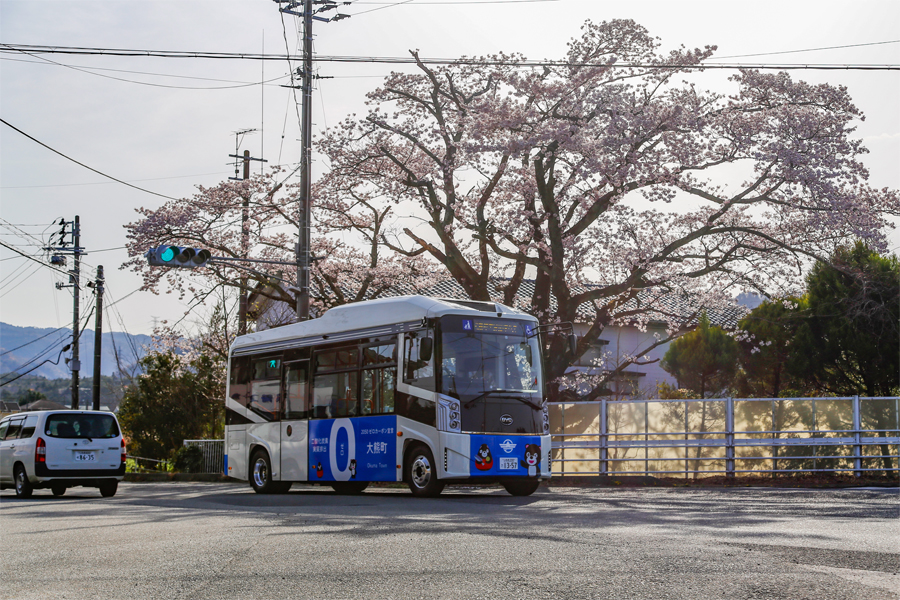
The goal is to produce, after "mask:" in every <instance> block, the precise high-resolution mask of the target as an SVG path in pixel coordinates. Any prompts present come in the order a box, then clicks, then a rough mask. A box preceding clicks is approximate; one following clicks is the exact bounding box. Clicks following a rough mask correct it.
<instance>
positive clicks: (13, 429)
mask: <svg viewBox="0 0 900 600" xmlns="http://www.w3.org/2000/svg"><path fill="white" fill-rule="evenodd" d="M22 421H24V419H10V421H9V429H7V430H6V435H5V436H4V437H3V439H4V440H14V439H16V438H17V437H19V432H20V431H22Z"/></svg>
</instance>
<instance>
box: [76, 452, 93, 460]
mask: <svg viewBox="0 0 900 600" xmlns="http://www.w3.org/2000/svg"><path fill="white" fill-rule="evenodd" d="M96 460H97V457H96V456H94V453H93V452H80V451H78V450H76V451H75V461H76V462H95V461H96Z"/></svg>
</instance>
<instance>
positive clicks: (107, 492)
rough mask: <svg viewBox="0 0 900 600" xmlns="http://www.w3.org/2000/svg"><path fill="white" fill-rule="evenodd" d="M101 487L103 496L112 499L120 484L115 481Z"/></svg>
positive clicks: (102, 484)
mask: <svg viewBox="0 0 900 600" xmlns="http://www.w3.org/2000/svg"><path fill="white" fill-rule="evenodd" d="M99 487H100V495H101V496H103V497H104V498H111V497H113V496H115V495H116V490H117V489H119V482H118V481H115V480H113V481H110V482H108V483H101V484H100V486H99ZM53 493H54V494H55V493H56V492H55V491H54V492H53Z"/></svg>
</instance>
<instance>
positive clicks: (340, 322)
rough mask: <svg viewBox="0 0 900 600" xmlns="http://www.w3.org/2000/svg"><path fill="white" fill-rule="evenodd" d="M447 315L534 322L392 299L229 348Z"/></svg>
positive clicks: (470, 304) (498, 307) (466, 305)
mask: <svg viewBox="0 0 900 600" xmlns="http://www.w3.org/2000/svg"><path fill="white" fill-rule="evenodd" d="M448 314H453V315H471V316H473V317H485V316H488V315H490V316H497V317H499V316H506V317H513V318H516V319H525V320H528V321H535V322H536V321H537V319H535V318H534V317H533V316H531V315H529V314H528V313H525V312H522V311H519V310H516V309H514V308H510V307H508V306H504V305H503V304H497V303H494V302H478V301H471V300H451V299H444V298H429V297H426V296H396V297H392V298H379V299H377V300H366V301H364V302H353V303H350V304H344V305H343V306H337V307H335V308H332V309H330V310H327V311H325V313H323V314H322V316H321V317H319V318H318V319H310V320H309V321H304V322H302V323H293V324H291V325H284V326H282V327H275V328H273V329H266V330H265V331H260V332H257V333H251V334H248V335H242V336H240V337H238V338H237V339H235V341H234V343H233V344H232V346H231V348H232V351H234V350H236V349H238V348H244V347H246V346H262V345H269V344H273V345H277V344H278V343H279V342H284V341H287V340H292V339H300V338H310V337H317V336H326V335H327V336H331V335H332V334H335V333H341V332H345V331H355V330H366V329H373V328H377V327H384V326H388V325H393V324H397V323H408V322H411V321H421V320H422V319H425V318H428V319H431V318H437V317H441V316H444V315H448Z"/></svg>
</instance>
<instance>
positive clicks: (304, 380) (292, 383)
mask: <svg viewBox="0 0 900 600" xmlns="http://www.w3.org/2000/svg"><path fill="white" fill-rule="evenodd" d="M282 385H283V386H284V391H283V393H282V398H284V413H283V416H282V418H281V481H306V480H307V472H308V466H307V463H308V462H309V460H308V455H309V421H307V418H308V410H309V406H308V402H309V393H308V392H309V361H308V360H298V361H295V362H289V363H285V364H284V376H283V378H282Z"/></svg>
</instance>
